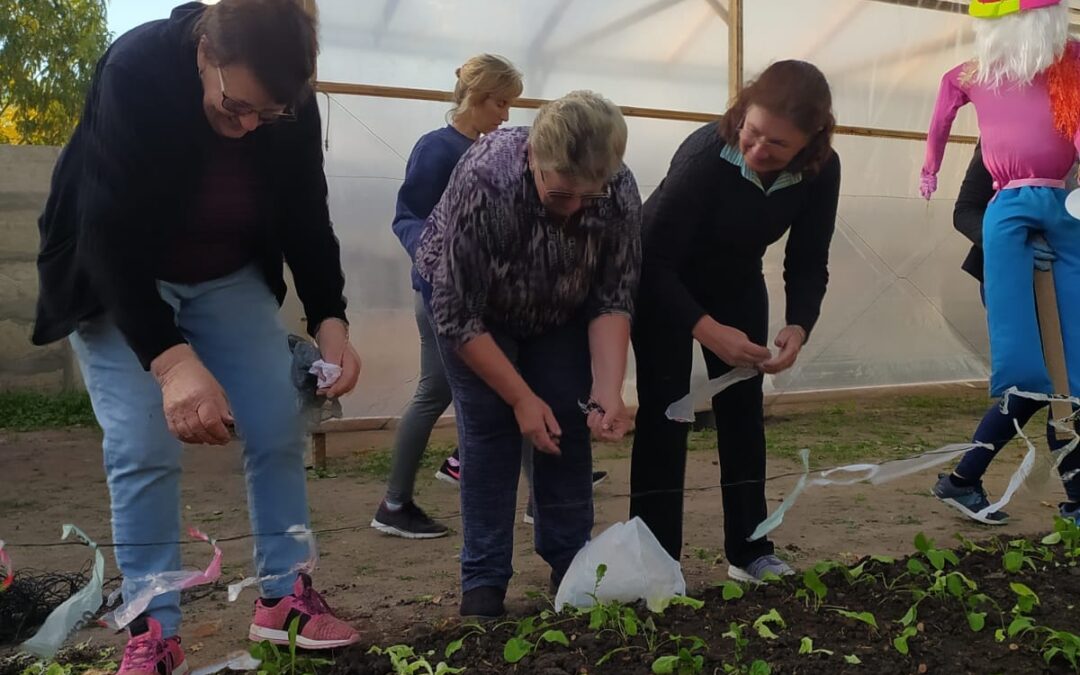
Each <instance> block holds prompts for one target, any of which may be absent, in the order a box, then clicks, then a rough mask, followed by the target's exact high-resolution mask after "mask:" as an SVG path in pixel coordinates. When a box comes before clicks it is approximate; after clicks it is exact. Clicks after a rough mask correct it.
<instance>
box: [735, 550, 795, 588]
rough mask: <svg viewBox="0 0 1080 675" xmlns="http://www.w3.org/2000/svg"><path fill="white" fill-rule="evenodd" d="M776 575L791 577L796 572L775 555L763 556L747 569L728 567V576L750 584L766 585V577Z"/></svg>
mask: <svg viewBox="0 0 1080 675" xmlns="http://www.w3.org/2000/svg"><path fill="white" fill-rule="evenodd" d="M772 574H775V575H776V576H778V577H789V576H791V575H793V574H795V570H793V569H791V567H790V566H789V565H788V564H787V563H786V562H784V561H783V560H781V559H780V558H777V557H776V556H774V555H763V556H761V557H760V558H758V559H757V560H755V561H753V562H752V563H750V564H749V565H747V566H746V567H736V566H734V565H728V568H727V575H728V576H729V577H731V578H732V579H734V580H735V581H742V582H745V583H748V584H760V583H764V582H765V579H766V577H768V576H769V575H772Z"/></svg>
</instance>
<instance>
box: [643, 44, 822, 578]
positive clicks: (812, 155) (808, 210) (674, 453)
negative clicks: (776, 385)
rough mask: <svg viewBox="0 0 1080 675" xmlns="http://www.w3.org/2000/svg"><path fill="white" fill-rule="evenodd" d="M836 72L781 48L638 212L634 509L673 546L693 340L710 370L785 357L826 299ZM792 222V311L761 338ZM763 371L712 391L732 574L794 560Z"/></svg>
mask: <svg viewBox="0 0 1080 675" xmlns="http://www.w3.org/2000/svg"><path fill="white" fill-rule="evenodd" d="M834 126H835V121H834V119H833V114H832V97H831V94H830V91H829V85H828V82H826V80H825V77H824V76H823V75H822V74H821V72H820V71H819V70H818V69H817V68H815V67H814V66H812V65H811V64H809V63H805V62H802V61H780V62H778V63H775V64H773V65H772V66H770V67H769V68H768V69H766V70H765V71H764V72H763V73H762V74H761V76H760V77H759V78H758V79H757V81H756V82H753V83H751V84H749V85H748V86H747V87H746V89H745V90H743V92H742V93H741V94H740V96H739V98H738V99H737V100H736V102H735V104H734V105H733V106H732V107H731V108H730V109H729V110H728V111H727V112H726V113H725V114H724V117H723V118H722V119H721V120H720V122H719V123H710V124H707V125H705V126H704V127H702V128H701V129H699V130H697V131H695V132H694V133H693V134H691V135H690V137H689V138H687V139H686V140H685V141H684V142H683V144H682V146H680V147H679V149H678V150H677V151H676V153H675V156H674V158H672V160H671V168H670V169H669V171H668V174H667V177H666V178H664V181H663V182H662V183H661V184H660V186H659V187H658V188H657V189H656V191H655V192H653V194H652V196H650V197H649V199H648V201H647V202H646V203H645V206H644V213H643V231H644V247H643V267H642V278H641V290H640V300H639V309H638V314H637V317H636V318H635V321H634V329H633V344H634V354H635V357H636V360H637V387H638V405H639V408H638V413H637V422H636V427H637V429H636V432H635V437H634V448H633V459H632V469H631V479H630V482H631V492H632V494H633V495H635V496H634V497H632V499H631V502H630V515H631V516H640V517H641V518H642V519H643V520H644V521H645V522H646V524H648V526H649V527H650V528H651V529H652V531H653V532H654V533H655V534H656V536H657V538H658V539H659V540H660V543H661V544H662V545H663V546H664V548H665V549H666V550H667V551H668V553H669V554H671V556H672V557H674V558H675V559H676V560H678V559H679V556H680V549H681V548H682V505H683V494H682V488H683V484H684V480H685V473H686V441H687V432H688V427H687V426H686V425H685V424H680V423H678V422H674V421H671V420H668V419H666V418H665V415H664V411H665V410H666V408H667V406H668V405H669V404H670V403H672V402H673V401H675V400H677V399H679V398H681V397H683V396H684V395H685V394H686V393H687V391H688V389H689V386H690V370H691V362H692V345H693V340H695V339H696V340H697V341H698V342H700V343H701V345H702V347H703V352H704V356H705V363H706V365H707V366H708V370H709V376H710V377H718V376H720V375H721V374H723V373H725V372H727V371H729V370H731V369H732V368H733V367H738V366H742V367H753V368H757V369H758V370H760V371H761V372H763V373H779V372H781V371H784V370H786V369H788V368H790V367H791V366H792V365H794V363H795V359H796V358H797V356H798V354H799V349H800V348H801V347H802V345H803V344H804V343H805V342H806V339H807V337H808V336H809V334H810V332H811V330H813V327H814V323H815V322H816V321H817V318H818V314H819V312H820V309H821V301H822V298H823V297H824V295H825V287H826V284H827V282H828V260H829V244H830V242H831V240H832V234H833V228H834V225H835V220H836V208H837V201H838V199H839V191H840V160H839V158H838V157H837V155H836V153H835V152H834V151H833V149H832V145H831V141H832V133H833V127H834ZM785 233H787V234H788V240H787V246H786V249H785V251H786V252H785V259H784V281H785V283H786V295H787V306H786V310H787V322H786V323H787V325H786V326H785V327H783V328H782V329H781V330H780V331H779V333H778V334H777V336H776V338H775V339H774V344H775V346H776V347H777V348H778V349H779V352H778V353H777V354H776V355H772V354H771V353H770V351H769V350H768V349H767V348H766V347H765V346H764V345H765V343H766V340H767V339H768V336H767V333H768V321H769V311H768V302H769V301H768V296H767V294H766V289H765V279H764V277H763V276H762V257H763V256H764V254H765V250H766V249H767V248H768V246H769V245H770V244H772V243H774V242H776V241H777V240H778V239H780V238H781V237H782V236H783V235H784V234H785ZM761 385H762V377H761V376H760V375H759V376H758V377H755V378H752V379H749V380H744V381H742V382H739V383H738V384H735V385H733V386H731V387H730V388H728V389H727V390H726V391H723V392H722V393H720V394H719V395H717V396H716V397H714V398H713V410H714V412H715V415H716V428H717V440H718V444H719V453H720V477H721V480H722V482H723V483H724V485H725V487H724V488H723V503H724V547H725V551H726V553H727V557H728V562H729V563H730V565H731V566H730V567H729V569H728V573H729V575H731V576H732V577H734V578H736V579H739V580H760V579H762V578H763V577H765V576H766V575H767V574H770V573H772V574H778V575H782V574H790V573H791V569H790V568H789V567H788V566H787V565H785V564H784V563H783V562H782V561H781V560H780V559H779V558H777V557H776V556H775V555H773V546H772V543H771V542H769V541H768V540H766V539H759V540H757V541H754V542H748V541H747V538H748V536H749V535H750V534H751V533H752V532H753V530H754V528H755V527H756V526H757V524H758V523H759V522H761V521H762V520H764V519H765V516H766V505H765V485H764V478H765V428H764V420H763V417H764V412H763V408H762V392H761Z"/></svg>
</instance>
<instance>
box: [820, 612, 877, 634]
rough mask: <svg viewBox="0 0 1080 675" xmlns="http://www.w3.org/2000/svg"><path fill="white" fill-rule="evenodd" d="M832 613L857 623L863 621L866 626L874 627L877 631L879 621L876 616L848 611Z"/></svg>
mask: <svg viewBox="0 0 1080 675" xmlns="http://www.w3.org/2000/svg"><path fill="white" fill-rule="evenodd" d="M831 611H833V612H836V613H837V614H839V615H840V616H843V617H847V618H849V619H854V620H855V621H861V622H863V623H865V624H866V625H868V626H871V627H873V629H874V630H877V627H878V625H877V619H875V618H874V615H873V614H871V613H870V612H850V611H848V610H846V609H832V610H831Z"/></svg>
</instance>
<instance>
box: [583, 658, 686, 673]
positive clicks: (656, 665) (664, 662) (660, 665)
mask: <svg viewBox="0 0 1080 675" xmlns="http://www.w3.org/2000/svg"><path fill="white" fill-rule="evenodd" d="M678 663H679V657H678V656H661V657H660V658H658V659H656V660H655V661H653V664H652V671H653V672H654V673H656V675H672V673H674V672H675V666H676V665H677V664H678ZM597 665H599V664H597Z"/></svg>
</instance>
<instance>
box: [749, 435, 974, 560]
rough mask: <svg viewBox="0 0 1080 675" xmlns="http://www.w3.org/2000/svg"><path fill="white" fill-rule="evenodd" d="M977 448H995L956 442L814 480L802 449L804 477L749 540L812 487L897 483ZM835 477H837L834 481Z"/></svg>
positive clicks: (781, 516)
mask: <svg viewBox="0 0 1080 675" xmlns="http://www.w3.org/2000/svg"><path fill="white" fill-rule="evenodd" d="M978 447H984V448H992V447H993V446H991V445H989V444H987V443H954V444H951V445H945V446H942V447H940V448H938V449H937V450H931V451H930V452H924V453H922V454H921V455H916V456H914V457H909V458H907V459H900V460H894V461H889V462H881V463H880V464H868V463H862V464H847V465H845V466H838V467H836V468H834V469H829V470H827V471H821V472H819V473H818V474H817V476H816V477H815V478H813V479H811V478H810V451H809V450H807V449H806V448H803V449H802V450H800V451H799V459H800V460H801V461H802V465H803V474H802V475H801V476H799V480H798V482H797V483H796V484H795V488H794V489H793V490H792V491H791V492H790V493H789V494H788V496H787V497H785V498H784V501H783V502H781V503H780V506H778V507H777V509H776V511H774V512H773V513H772V514H771V515H770V516H769V517H768V518H766V519H765V520H763V521H761V523H759V524H758V526H757V527H756V528H755V529H754V532H753V533H752V534H751V535H750V536H749V537H747V541H755V540H757V539H761V538H762V537H764V536H765V535H767V534H768V533H770V532H772V531H773V530H775V529H776V528H777V527H779V526H780V524H781V523H783V522H784V514H785V513H787V512H788V511H789V510H790V509H791V507H792V506H794V504H795V501H796V500H797V499H798V498H799V495H801V494H802V493H803V491H804V490H805V489H806V488H808V487H810V486H815V487H824V486H826V485H854V484H856V483H862V482H864V481H865V482H869V483H870V484H871V485H880V484H882V483H887V482H889V481H892V480H896V479H897V478H902V477H904V476H910V475H911V474H913V473H918V472H920V471H925V470H926V469H929V468H931V467H934V466H938V465H939V464H944V463H945V462H948V461H949V460H951V459H954V458H956V457H959V456H960V455H962V454H964V453H965V452H967V451H968V450H971V449H972V448H978ZM834 476H836V477H835V478H834ZM840 476H846V477H840Z"/></svg>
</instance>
